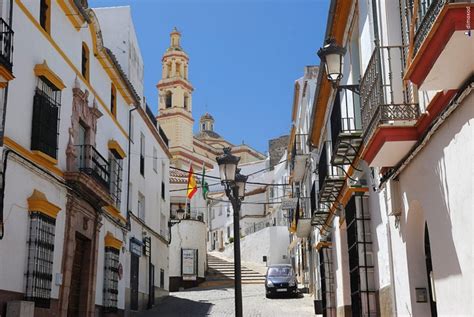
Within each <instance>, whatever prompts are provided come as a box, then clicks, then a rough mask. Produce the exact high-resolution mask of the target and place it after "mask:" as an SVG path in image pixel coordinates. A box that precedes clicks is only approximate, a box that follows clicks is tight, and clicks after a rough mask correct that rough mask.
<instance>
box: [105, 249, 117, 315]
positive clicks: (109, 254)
mask: <svg viewBox="0 0 474 317" xmlns="http://www.w3.org/2000/svg"><path fill="white" fill-rule="evenodd" d="M119 257H120V251H119V250H117V249H115V248H112V247H105V259H104V308H105V310H106V311H108V312H110V311H116V310H117V302H118V281H119Z"/></svg>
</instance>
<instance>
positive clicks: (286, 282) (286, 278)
mask: <svg viewBox="0 0 474 317" xmlns="http://www.w3.org/2000/svg"><path fill="white" fill-rule="evenodd" d="M277 294H286V295H296V294H298V281H297V280H296V275H295V272H294V271H293V268H292V267H291V265H290V264H278V265H271V266H269V267H268V269H267V273H266V274H265V296H266V297H267V298H268V297H271V296H274V295H277Z"/></svg>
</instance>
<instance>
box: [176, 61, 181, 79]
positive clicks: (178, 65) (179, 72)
mask: <svg viewBox="0 0 474 317" xmlns="http://www.w3.org/2000/svg"><path fill="white" fill-rule="evenodd" d="M176 75H177V76H178V77H181V76H182V74H181V64H180V63H176Z"/></svg>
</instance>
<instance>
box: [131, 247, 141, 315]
mask: <svg viewBox="0 0 474 317" xmlns="http://www.w3.org/2000/svg"><path fill="white" fill-rule="evenodd" d="M131 256H132V257H131V265H130V309H131V310H138V266H139V261H140V257H139V256H137V255H135V254H133V253H132V254H131Z"/></svg>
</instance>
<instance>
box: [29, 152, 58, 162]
mask: <svg viewBox="0 0 474 317" xmlns="http://www.w3.org/2000/svg"><path fill="white" fill-rule="evenodd" d="M31 153H33V154H34V155H36V156H39V157H40V158H41V159H44V160H46V161H48V162H49V163H51V164H53V165H57V164H58V160H57V159H55V158H54V157H51V156H49V155H48V154H46V153H43V152H42V151H39V150H34V151H31Z"/></svg>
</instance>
